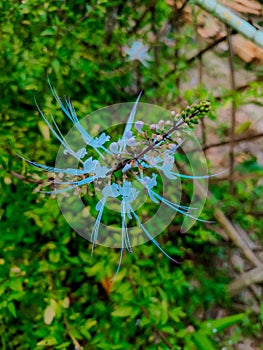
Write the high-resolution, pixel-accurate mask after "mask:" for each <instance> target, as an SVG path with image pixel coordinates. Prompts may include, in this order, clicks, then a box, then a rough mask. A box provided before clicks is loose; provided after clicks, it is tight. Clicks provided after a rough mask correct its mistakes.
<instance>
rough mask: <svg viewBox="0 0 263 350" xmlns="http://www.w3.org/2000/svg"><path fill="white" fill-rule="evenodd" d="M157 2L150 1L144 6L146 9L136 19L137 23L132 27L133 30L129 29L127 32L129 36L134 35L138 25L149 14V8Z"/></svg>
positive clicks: (155, 0)
mask: <svg viewBox="0 0 263 350" xmlns="http://www.w3.org/2000/svg"><path fill="white" fill-rule="evenodd" d="M157 2H158V0H150V2H149V4H148V5H147V6H146V8H145V10H144V11H143V13H142V14H141V16H140V17H139V18H138V19H137V21H136V23H135V25H134V26H133V28H131V29H130V30H129V31H128V34H129V35H131V34H134V33H136V31H137V29H138V28H139V25H140V24H141V22H142V21H143V19H144V18H145V16H146V15H147V14H148V13H149V11H150V10H151V8H152V7H154V6H155V5H156V4H157Z"/></svg>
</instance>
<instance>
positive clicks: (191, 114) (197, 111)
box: [181, 100, 211, 128]
mask: <svg viewBox="0 0 263 350" xmlns="http://www.w3.org/2000/svg"><path fill="white" fill-rule="evenodd" d="M210 109H211V104H210V101H208V100H204V101H200V102H197V103H194V104H193V105H192V106H187V107H186V108H185V109H184V110H183V111H182V113H181V117H182V118H183V119H184V122H185V123H186V124H187V125H188V126H189V127H190V128H193V127H194V124H198V121H199V119H202V118H204V116H205V115H206V114H207V113H208V112H209V111H210Z"/></svg>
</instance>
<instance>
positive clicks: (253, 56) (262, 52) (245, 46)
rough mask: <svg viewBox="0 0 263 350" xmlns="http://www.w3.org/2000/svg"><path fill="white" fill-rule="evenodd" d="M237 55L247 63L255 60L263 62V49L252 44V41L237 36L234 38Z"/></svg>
mask: <svg viewBox="0 0 263 350" xmlns="http://www.w3.org/2000/svg"><path fill="white" fill-rule="evenodd" d="M232 42H233V49H234V51H235V53H236V54H237V55H238V56H239V57H240V58H241V59H242V60H243V61H245V62H247V63H248V62H252V61H254V60H258V61H263V49H261V48H260V47H258V46H257V45H256V44H254V43H252V42H251V41H250V40H248V39H246V38H244V37H243V36H242V35H240V34H237V35H234V36H233V37H232Z"/></svg>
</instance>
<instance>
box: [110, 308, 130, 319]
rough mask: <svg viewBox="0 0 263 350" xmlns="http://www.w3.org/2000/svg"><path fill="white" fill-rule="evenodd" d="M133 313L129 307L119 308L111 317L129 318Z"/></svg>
mask: <svg viewBox="0 0 263 350" xmlns="http://www.w3.org/2000/svg"><path fill="white" fill-rule="evenodd" d="M131 312H132V308H131V307H129V306H127V307H119V308H118V309H116V310H114V311H113V312H112V313H111V315H112V316H115V317H127V316H130V315H131Z"/></svg>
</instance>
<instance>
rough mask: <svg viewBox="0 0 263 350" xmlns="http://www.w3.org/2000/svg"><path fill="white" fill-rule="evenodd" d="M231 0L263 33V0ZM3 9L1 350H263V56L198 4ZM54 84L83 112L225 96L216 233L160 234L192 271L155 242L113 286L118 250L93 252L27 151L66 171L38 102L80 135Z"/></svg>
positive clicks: (216, 116) (211, 126)
mask: <svg viewBox="0 0 263 350" xmlns="http://www.w3.org/2000/svg"><path fill="white" fill-rule="evenodd" d="M220 3H221V4H223V5H225V6H228V7H229V8H231V9H232V10H234V11H236V13H237V14H238V15H239V16H241V17H242V18H244V19H246V20H247V21H248V22H249V23H250V24H251V25H253V26H254V27H255V28H257V29H258V30H261V29H262V26H263V21H262V1H242V2H241V1H238V0H231V1H220ZM0 10H1V15H0V16H1V17H0V20H1V27H0V52H1V54H0V57H1V59H0V84H1V98H0V118H1V123H0V162H1V163H0V184H1V196H0V205H1V206H0V217H1V222H0V232H1V236H0V237H1V239H0V344H1V349H3V350H5V349H6V350H9V349H15V350H26V349H78V350H80V349H89V350H90V349H94V350H95V349H130V348H133V349H138V350H139V349H153V350H154V349H158V350H162V349H178V350H179V349H185V350H192V349H193V350H195V349H197V350H203V349H204V350H210V349H211V350H212V349H215V350H217V349H222V350H223V349H224V350H225V349H226V350H228V349H242V350H250V349H262V342H263V338H262V322H263V303H262V281H263V273H262V271H263V269H262V266H263V253H262V242H263V234H262V228H263V219H262V214H263V202H262V189H263V183H262V174H263V156H262V154H263V153H262V133H263V119H262V114H263V113H262V111H263V107H262V103H263V90H262V88H263V69H262V60H263V50H262V48H260V47H258V46H256V45H255V44H254V43H253V42H252V41H249V40H247V39H245V38H243V37H242V36H241V35H240V34H239V33H236V32H235V31H234V30H232V29H231V28H228V27H226V25H225V24H224V23H223V22H222V21H219V20H218V19H216V17H215V16H214V15H213V14H211V13H208V12H206V11H204V10H202V9H201V8H200V7H198V6H195V5H193V2H192V1H179V0H165V1H157V0H148V1H136V0H135V1H126V2H123V1H118V0H116V1H111V2H108V1H85V0H76V1H67V0H60V1H56V0H54V1H46V0H38V1H36V0H22V1H18V0H13V1H11V2H10V1H7V0H2V1H1V3H0ZM138 45H139V48H140V50H139V51H138V50H137V51H136V47H137V48H138ZM47 77H49V79H50V80H51V81H52V83H53V85H54V86H55V88H56V90H57V91H58V93H59V95H61V96H67V97H70V98H71V101H72V102H73V104H74V107H75V109H76V112H77V115H78V116H79V118H81V117H84V116H86V115H87V114H89V113H91V112H92V111H95V110H97V109H99V108H101V107H104V106H107V105H111V104H114V103H120V102H131V101H135V100H136V97H137V96H138V93H139V91H141V90H143V96H142V99H141V101H142V102H147V103H152V104H156V105H159V106H162V107H164V108H166V109H168V110H175V111H180V110H181V109H182V108H183V107H185V106H187V105H189V104H192V103H194V102H196V101H198V100H201V99H209V100H210V101H211V104H212V112H211V113H210V114H209V115H208V117H207V118H206V119H205V120H204V122H202V123H201V125H199V126H198V127H197V128H196V129H195V132H196V135H197V137H198V138H199V140H200V142H201V144H202V146H203V150H204V152H205V154H206V156H207V160H208V165H209V168H210V171H211V172H217V171H220V170H223V169H226V168H227V169H229V170H228V172H226V173H224V174H223V175H221V176H219V177H215V178H214V177H213V178H211V180H210V184H209V191H210V192H209V196H208V199H207V203H206V205H205V208H204V211H203V214H202V218H203V219H208V220H214V223H213V224H203V223H196V224H195V225H194V226H193V227H192V228H191V230H190V231H189V232H187V233H181V232H180V226H181V222H182V218H181V217H180V215H177V216H176V217H175V219H174V221H173V222H172V224H170V225H169V227H168V228H167V229H166V230H165V231H164V232H163V233H162V234H161V235H160V236H159V237H158V241H159V243H160V244H161V245H162V247H163V248H165V249H166V251H167V252H168V253H169V254H170V255H171V256H173V257H175V258H176V259H177V260H179V261H180V264H179V265H175V264H174V263H172V262H171V261H169V260H168V259H167V258H166V257H165V256H163V255H162V254H161V252H160V251H159V250H158V249H157V248H156V247H155V246H154V245H153V244H151V243H147V244H144V245H141V246H138V247H136V248H135V249H134V252H133V254H132V255H131V254H126V255H125V257H124V260H123V263H122V267H121V270H120V272H119V274H118V276H117V278H116V280H115V281H114V283H111V279H112V276H113V275H114V273H115V269H116V266H117V264H118V260H119V250H118V249H110V248H106V247H102V246H98V247H96V249H95V252H94V254H93V256H91V254H90V253H91V244H90V243H89V242H88V241H87V240H84V239H83V238H82V237H80V236H79V235H78V234H76V233H75V232H74V231H73V230H72V229H71V227H70V226H69V225H68V224H67V223H66V221H65V219H64V218H63V216H62V215H61V213H60V210H59V208H58V205H57V202H56V200H55V199H54V198H50V196H48V195H44V194H43V193H40V192H39V190H40V189H41V186H42V184H43V182H45V181H47V176H46V174H43V173H42V172H40V171H37V170H35V169H34V168H31V167H29V165H27V164H26V163H25V162H24V161H23V160H21V158H19V157H18V156H17V153H18V154H23V155H24V156H25V157H26V158H28V159H31V160H35V161H37V162H40V163H42V164H50V165H53V164H54V162H55V157H56V154H57V151H58V148H59V143H58V141H57V140H56V139H54V137H52V135H50V132H49V130H48V128H47V126H46V124H45V123H44V121H43V120H42V119H41V116H40V115H39V113H38V111H37V108H36V105H35V102H34V98H36V99H37V101H38V103H39V105H40V106H41V108H42V109H43V111H44V112H45V113H46V115H49V113H50V112H52V113H53V115H54V116H55V118H56V121H57V123H58V125H59V127H60V128H61V130H62V131H63V132H65V133H66V132H67V131H68V130H70V128H71V125H70V123H69V121H68V120H66V119H65V116H63V114H62V112H61V111H59V109H58V107H57V106H56V104H55V101H54V98H53V97H52V95H51V92H50V90H49V86H48V83H47ZM182 170H183V164H182ZM183 191H184V192H183V193H184V196H185V197H184V198H185V199H187V198H188V193H189V191H191V183H187V182H185V183H184V184H183ZM199 195H200V196H202V195H204V193H203V192H202V187H200V189H199ZM144 215H145V217H147V216H151V215H152V208H151V207H145V208H144Z"/></svg>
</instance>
